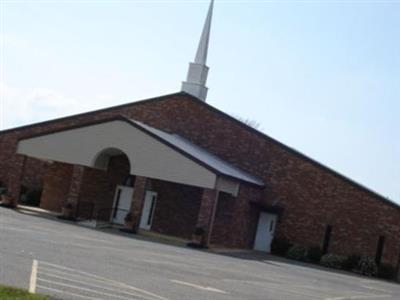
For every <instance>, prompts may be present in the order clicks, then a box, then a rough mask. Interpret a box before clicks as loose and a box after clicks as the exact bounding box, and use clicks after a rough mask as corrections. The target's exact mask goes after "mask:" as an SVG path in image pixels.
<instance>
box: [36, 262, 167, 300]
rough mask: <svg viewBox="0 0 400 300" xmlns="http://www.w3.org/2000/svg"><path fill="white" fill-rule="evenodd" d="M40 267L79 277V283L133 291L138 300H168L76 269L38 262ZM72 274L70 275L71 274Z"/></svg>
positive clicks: (47, 270)
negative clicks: (106, 285)
mask: <svg viewBox="0 0 400 300" xmlns="http://www.w3.org/2000/svg"><path fill="white" fill-rule="evenodd" d="M40 264H41V266H43V265H44V267H41V269H44V270H45V271H46V272H49V271H50V272H55V273H59V274H60V273H61V274H63V275H64V276H65V275H67V276H71V277H80V278H82V279H81V281H83V280H84V281H90V280H92V281H97V282H102V283H103V284H104V283H106V284H109V285H110V286H111V287H115V288H120V289H121V288H125V289H128V290H130V291H134V292H136V293H138V295H137V296H136V297H141V298H140V299H144V300H168V299H167V298H165V297H162V296H159V295H156V294H154V293H151V292H149V291H146V290H143V289H139V288H136V287H134V286H131V285H128V284H125V283H122V282H119V281H115V280H111V279H107V278H104V277H101V276H98V275H94V274H91V273H87V272H84V271H80V270H77V269H72V268H68V267H65V266H61V265H57V264H53V263H48V262H43V261H40ZM71 273H72V274H71Z"/></svg>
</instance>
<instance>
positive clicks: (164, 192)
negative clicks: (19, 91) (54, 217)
mask: <svg viewBox="0 0 400 300" xmlns="http://www.w3.org/2000/svg"><path fill="white" fill-rule="evenodd" d="M17 152H18V154H20V155H21V157H23V156H31V157H35V158H39V159H44V160H49V161H53V162H54V165H55V166H56V165H58V166H60V165H62V166H63V167H66V168H67V167H68V168H69V169H70V176H67V177H69V178H70V181H69V186H68V189H67V191H66V192H65V193H64V196H65V197H64V199H63V201H62V202H63V203H62V205H63V206H65V205H69V206H70V207H72V208H73V210H74V215H75V216H76V217H83V216H84V215H85V213H87V211H91V210H92V211H93V207H96V209H97V216H96V217H97V218H103V219H107V220H109V221H112V222H114V223H117V224H122V223H125V225H126V223H129V224H131V225H130V226H131V229H132V230H133V231H137V229H138V228H139V227H141V228H142V229H145V230H150V229H152V223H153V222H155V221H156V219H159V220H158V222H156V223H159V224H158V225H157V226H158V227H159V228H158V229H159V231H162V230H163V225H162V224H164V226H166V225H165V224H166V223H168V222H170V221H171V220H173V221H174V222H175V223H177V224H181V223H180V220H179V218H180V217H182V215H184V214H185V211H183V210H186V209H187V208H188V207H191V208H190V210H191V211H190V212H188V214H189V215H190V217H191V219H192V225H193V228H191V231H192V232H193V231H194V228H197V227H201V228H203V229H204V230H205V232H206V236H207V242H208V241H209V237H210V234H211V230H212V226H213V222H214V217H215V211H216V207H217V201H218V195H219V193H220V192H224V193H228V194H231V195H233V196H237V195H238V192H239V187H240V184H241V182H246V183H250V184H252V185H255V186H258V187H263V185H264V184H263V182H262V181H260V180H258V179H257V178H255V177H254V176H252V175H249V174H247V173H246V172H243V171H241V170H238V169H237V168H235V167H233V166H231V165H230V164H228V163H226V162H225V161H223V160H221V159H220V158H218V157H216V156H214V155H212V154H210V153H209V152H207V151H206V150H204V149H202V148H200V147H198V146H196V145H194V144H193V143H191V142H190V141H188V140H186V139H184V138H183V137H180V136H178V135H176V134H171V133H167V132H164V131H161V130H159V129H156V128H153V127H150V126H148V125H146V124H143V123H140V122H137V121H134V120H131V119H127V118H124V117H119V118H113V119H109V120H103V121H101V122H95V123H90V124H85V125H82V126H79V127H71V128H67V129H63V130H59V131H55V132H50V133H46V134H41V135H37V136H33V137H29V138H26V139H22V140H20V141H19V144H18V150H17ZM21 168H23V163H21ZM59 168H60V167H58V169H59ZM56 169H57V168H56ZM53 177H54V176H53ZM53 177H52V176H51V175H49V190H51V187H52V186H54V185H56V184H52V181H55V180H54V178H53ZM45 184H46V183H45ZM16 186H17V185H16ZM11 192H12V194H13V195H14V198H15V199H17V197H18V188H17V187H16V188H15V189H14V190H12V191H11ZM129 199H130V201H129ZM48 200H49V201H52V200H51V199H48ZM53 201H56V200H55V199H53ZM177 203H180V206H177V205H176V204H177ZM158 205H160V207H164V208H163V209H164V210H165V212H164V213H160V210H159V209H158ZM110 207H111V208H112V209H110ZM182 208H184V209H182ZM107 209H108V211H107ZM167 210H169V211H167ZM177 210H181V211H180V212H178V211H177ZM161 219H164V220H162V221H160V220H161ZM166 219H168V220H166Z"/></svg>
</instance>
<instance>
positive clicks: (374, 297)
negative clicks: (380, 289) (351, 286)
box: [325, 295, 393, 300]
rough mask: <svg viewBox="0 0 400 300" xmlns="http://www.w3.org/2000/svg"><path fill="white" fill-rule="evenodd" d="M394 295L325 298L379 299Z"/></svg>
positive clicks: (349, 299)
mask: <svg viewBox="0 0 400 300" xmlns="http://www.w3.org/2000/svg"><path fill="white" fill-rule="evenodd" d="M392 297H393V296H392V295H356V296H344V297H335V298H326V299H325V300H353V299H377V298H392Z"/></svg>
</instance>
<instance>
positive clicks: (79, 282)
mask: <svg viewBox="0 0 400 300" xmlns="http://www.w3.org/2000/svg"><path fill="white" fill-rule="evenodd" d="M41 276H45V277H52V278H55V279H56V280H64V281H69V282H74V283H77V284H83V285H85V286H90V287H94V288H98V289H102V290H106V291H110V292H117V293H120V294H126V295H127V296H133V297H143V296H142V295H139V294H134V293H132V292H125V291H121V290H120V289H114V288H107V287H104V286H101V285H97V284H92V283H87V282H83V281H82V279H81V280H74V279H70V278H66V277H63V276H58V275H54V274H50V273H43V274H42V275H41ZM39 281H41V278H39Z"/></svg>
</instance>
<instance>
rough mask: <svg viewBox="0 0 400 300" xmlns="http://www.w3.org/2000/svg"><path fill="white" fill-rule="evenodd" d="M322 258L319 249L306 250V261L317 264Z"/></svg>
mask: <svg viewBox="0 0 400 300" xmlns="http://www.w3.org/2000/svg"><path fill="white" fill-rule="evenodd" d="M321 257H322V250H321V248H320V247H310V248H308V250H307V260H308V261H311V262H313V263H319V262H320V260H321Z"/></svg>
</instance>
